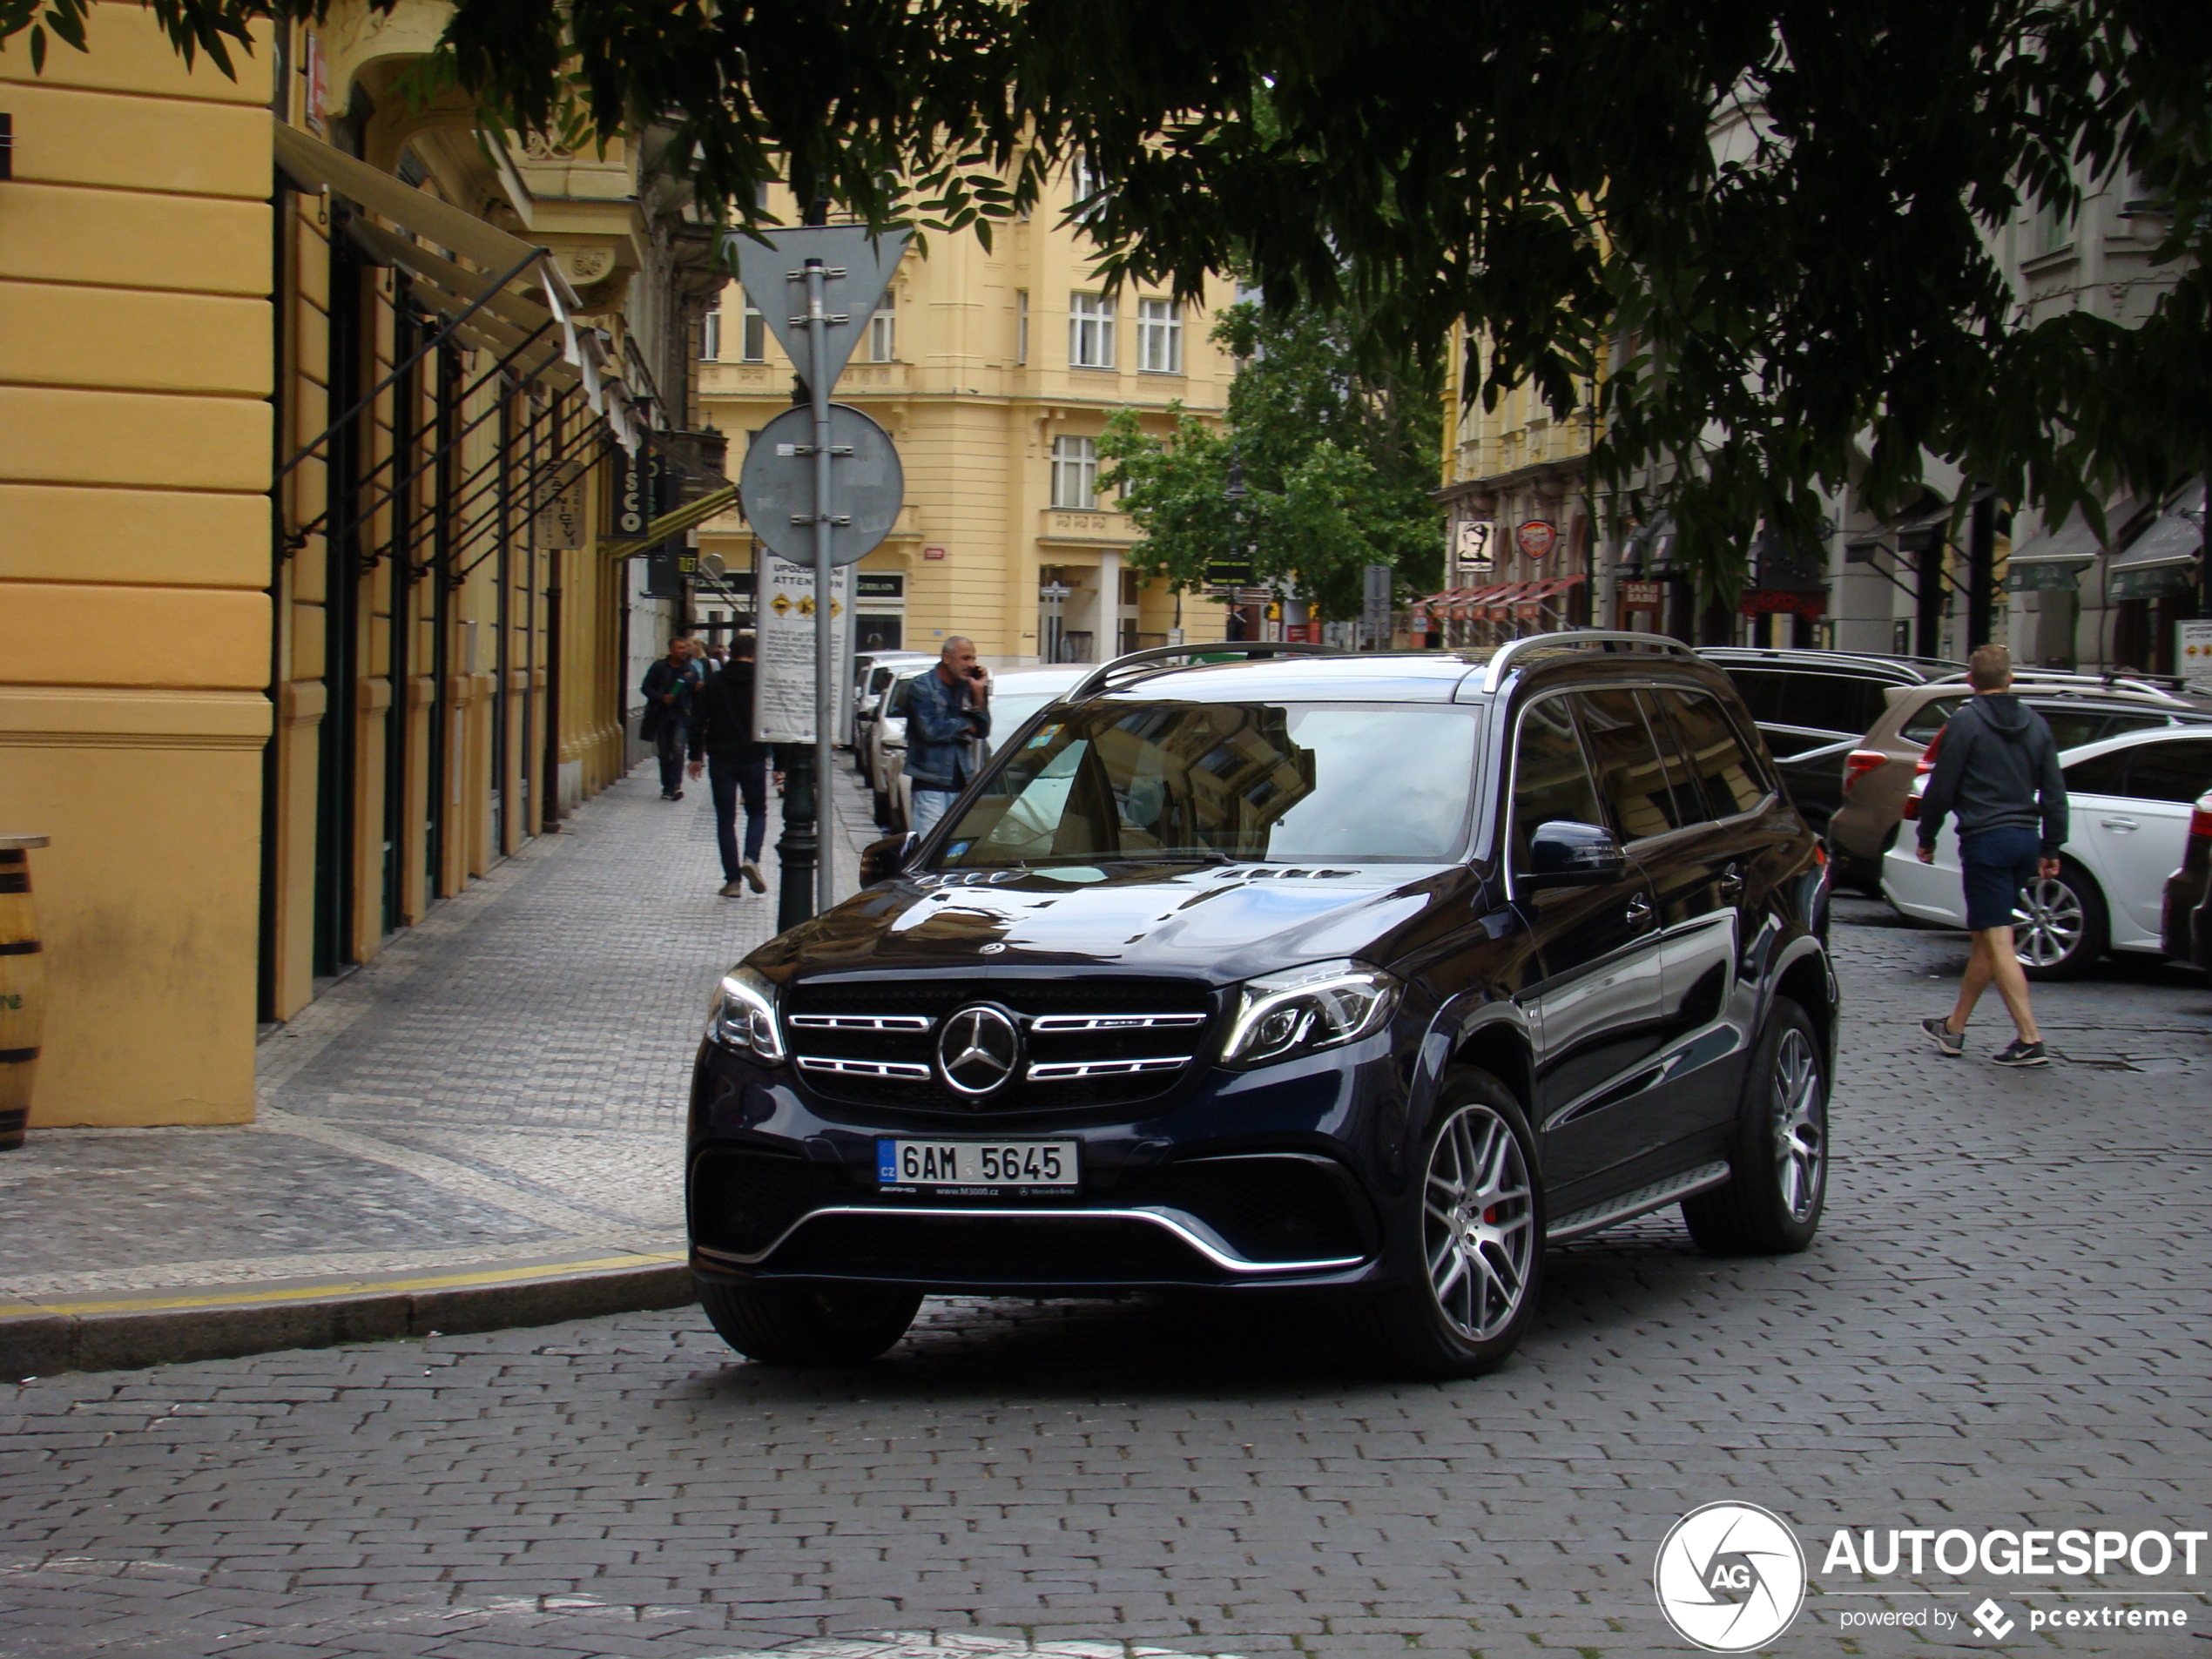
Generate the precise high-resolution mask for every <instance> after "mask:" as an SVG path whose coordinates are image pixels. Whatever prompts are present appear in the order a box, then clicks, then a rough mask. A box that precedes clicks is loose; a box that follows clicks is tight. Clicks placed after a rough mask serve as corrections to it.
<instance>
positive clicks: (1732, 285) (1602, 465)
mask: <svg viewBox="0 0 2212 1659" xmlns="http://www.w3.org/2000/svg"><path fill="white" fill-rule="evenodd" d="M147 3H148V4H149V6H150V8H151V10H152V11H153V12H154V14H155V15H156V16H157V17H158V18H159V19H160V20H161V22H162V24H163V25H164V26H165V28H166V29H167V30H169V33H170V36H171V37H172V40H173V41H175V43H176V44H177V45H178V46H179V49H180V50H181V51H184V52H185V54H186V55H187V56H188V57H189V56H191V55H192V54H193V53H195V52H205V53H206V54H207V56H208V57H210V58H211V59H212V60H213V61H214V62H216V63H217V64H219V65H223V66H228V65H229V64H230V63H231V62H232V58H231V56H230V51H231V48H232V47H233V45H242V44H243V43H244V42H245V41H246V38H247V34H246V30H247V26H248V24H250V23H251V22H252V21H253V20H254V19H256V18H260V17H268V16H287V17H298V16H304V15H310V14H312V13H313V12H314V10H317V9H318V8H319V7H320V5H321V4H323V3H325V0H147ZM370 3H371V4H372V5H375V6H378V7H381V8H383V9H388V8H389V6H390V4H391V3H393V0H370ZM87 4H88V0H0V43H5V42H6V41H8V40H9V39H10V38H12V37H14V36H17V35H18V34H22V33H24V32H25V31H30V34H31V38H30V47H31V51H32V56H33V57H34V58H35V59H36V60H37V61H39V62H43V60H44V52H45V50H46V37H47V36H48V35H49V34H51V35H53V36H54V37H58V38H60V39H62V40H64V42H68V43H70V44H76V43H77V42H78V40H80V39H81V37H82V20H83V18H84V15H85V10H86V6H87ZM442 52H443V54H444V57H445V58H446V60H447V64H446V67H447V69H448V71H449V73H450V76H451V78H453V79H454V80H455V82H457V83H458V84H461V85H462V86H463V87H466V88H467V89H469V91H472V92H474V93H475V94H477V95H478V96H479V97H481V98H483V99H484V100H485V101H486V103H487V105H488V106H489V107H490V108H491V109H493V110H495V111H498V112H499V115H500V117H501V118H502V119H504V120H506V121H509V122H510V123H512V124H513V125H516V126H517V127H519V128H523V129H526V130H531V131H542V132H549V133H556V132H558V133H566V132H573V131H578V130H586V129H588V130H590V131H593V132H597V133H598V134H600V135H602V136H604V135H605V134H609V133H612V132H619V131H624V130H630V129H634V128H636V127H637V126H640V125H645V124H652V125H656V126H658V127H659V128H662V129H664V130H665V131H666V132H668V133H669V134H670V140H669V147H668V151H667V153H668V156H669V158H670V160H671V165H674V166H676V167H677V168H678V170H679V171H688V172H691V173H692V174H693V175H695V177H696V180H697V183H698V187H699V190H700V192H701V194H702V198H703V199H704V200H705V201H706V202H707V203H709V204H710V206H715V205H718V206H721V207H723V208H724V209H725V210H726V211H727V212H728V213H729V215H730V216H731V217H732V219H734V220H737V221H739V222H755V221H756V220H757V219H758V217H759V215H758V212H757V210H756V209H755V208H754V207H753V206H752V203H753V199H754V198H753V189H754V186H755V185H757V184H758V183H759V182H760V181H762V180H764V179H772V178H779V179H786V180H787V181H788V182H790V183H791V184H792V185H793V186H794V187H795V188H796V189H797V190H798V192H799V195H800V197H801V199H805V200H813V199H830V200H833V201H835V202H837V203H839V204H840V205H842V206H844V207H846V209H847V210H849V211H851V212H854V213H857V214H859V215H860V216H861V217H863V218H865V219H868V220H869V221H870V222H873V223H885V224H887V223H892V222H895V221H899V220H900V219H905V218H908V217H914V216H920V217H921V218H922V219H923V220H924V222H925V223H927V224H929V225H932V226H944V227H947V228H960V227H962V226H977V227H979V228H980V227H985V226H988V224H989V222H990V221H992V220H993V219H1000V218H1003V217H1006V216H1008V215H1010V214H1014V213H1017V212H1021V211H1022V210H1023V209H1025V208H1027V207H1028V206H1033V205H1034V204H1035V203H1036V202H1037V201H1038V199H1039V193H1040V185H1041V182H1042V180H1043V179H1045V178H1046V177H1047V176H1049V175H1056V173H1057V172H1058V171H1059V170H1060V169H1062V168H1063V167H1064V166H1065V165H1066V164H1067V162H1068V161H1069V158H1072V157H1073V156H1075V155H1076V154H1077V153H1078V152H1082V153H1085V154H1088V155H1089V157H1090V158H1091V159H1092V161H1093V162H1094V164H1095V165H1096V166H1097V167H1098V168H1099V170H1100V172H1102V173H1103V176H1104V177H1105V178H1106V179H1108V180H1109V181H1110V182H1111V185H1112V188H1111V190H1110V191H1109V192H1107V193H1106V194H1104V195H1103V196H1102V197H1101V198H1100V199H1098V200H1096V202H1094V203H1091V204H1089V205H1087V206H1086V208H1085V211H1084V215H1083V217H1084V222H1085V223H1086V224H1087V225H1088V226H1089V227H1090V228H1091V230H1092V232H1093V233H1094V234H1095V235H1096V237H1097V238H1098V239H1099V241H1100V244H1101V246H1102V247H1103V251H1104V258H1103V271H1104V273H1105V274H1106V276H1107V277H1108V278H1109V279H1136V280H1143V281H1144V282H1146V283H1148V284H1152V283H1158V284H1163V285H1170V286H1172V287H1174V288H1175V289H1176V290H1177V292H1179V293H1183V294H1184V295H1186V296H1189V295H1191V294H1195V293H1197V290H1198V287H1199V285H1200V284H1201V282H1202V281H1203V280H1204V278H1205V277H1206V275H1207V274H1208V273H1211V272H1217V271H1224V270H1227V269H1229V268H1230V267H1231V265H1232V264H1242V265H1243V266H1244V267H1245V268H1246V269H1247V270H1248V271H1249V272H1250V273H1251V277H1252V279H1253V280H1255V281H1256V282H1258V284H1259V285H1260V286H1261V287H1262V288H1263V289H1264V292H1265V293H1266V295H1267V302H1268V305H1269V306H1270V307H1272V308H1275V309H1276V310H1277V312H1278V314H1279V315H1285V316H1287V315H1292V314H1300V313H1305V314H1335V313H1340V312H1349V313H1351V314H1356V315H1358V316H1359V317H1360V318H1361V319H1362V320H1363V325H1364V326H1363V329H1362V333H1361V337H1360V347H1361V350H1362V352H1363V354H1367V355H1368V357H1369V361H1392V360H1393V359H1395V358H1401V357H1404V356H1405V355H1406V354H1420V355H1422V356H1425V357H1427V358H1433V356H1434V354H1436V353H1437V352H1438V351H1440V349H1441V347H1442V342H1443V341H1445V340H1446V339H1447V335H1448V331H1449V328H1450V326H1451V325H1452V324H1453V322H1454V321H1457V320H1466V321H1467V323H1468V324H1469V325H1470V326H1471V327H1472V328H1473V330H1474V332H1475V333H1477V334H1480V336H1481V337H1482V338H1483V339H1484V340H1485V341H1487V342H1488V347H1489V348H1488V349H1487V351H1486V353H1485V355H1484V359H1483V363H1482V373H1481V375H1480V380H1479V381H1478V382H1476V383H1474V386H1473V390H1474V392H1475V394H1476V395H1480V396H1483V397H1485V398H1494V397H1495V396H1496V395H1499V393H1500V392H1501V390H1503V389H1504V388H1508V387H1513V386H1517V385H1523V384H1527V385H1532V386H1534V388H1535V389H1536V390H1537V391H1538V392H1539V393H1540V394H1541V395H1542V396H1543V397H1544V398H1546V399H1547V400H1548V401H1549V402H1550V403H1551V405H1552V406H1553V408H1554V409H1555V410H1556V411H1558V412H1560V413H1561V415H1564V414H1565V412H1566V411H1567V410H1568V408H1571V407H1572V406H1573V404H1574V402H1575V388H1576V387H1577V385H1578V384H1581V383H1587V382H1588V381H1590V380H1592V379H1593V378H1595V379H1597V380H1598V381H1599V383H1600V384H1601V386H1602V393H1601V396H1602V415H1603V418H1604V426H1603V432H1602V442H1601V444H1600V447H1599V449H1598V452H1597V455H1596V465H1597V468H1598V469H1599V471H1600V473H1601V475H1602V479H1603V480H1604V481H1606V482H1609V483H1610V484H1611V485H1612V486H1613V487H1614V488H1615V489H1616V490H1626V491H1630V492H1632V493H1633V492H1635V491H1637V490H1647V491H1650V492H1655V493H1656V495H1658V496H1668V497H1671V498H1672V502H1673V507H1674V512H1675V516H1676V522H1677V523H1678V524H1679V525H1680V527H1681V530H1682V535H1683V551H1684V552H1685V553H1686V554H1687V555H1689V556H1690V557H1692V558H1693V559H1695V560H1696V561H1699V562H1700V563H1702V565H1703V569H1704V570H1705V573H1706V576H1707V578H1708V586H1709V588H1710V589H1712V590H1716V591H1720V592H1726V591H1727V590H1730V587H1731V586H1732V584H1733V583H1735V582H1736V581H1737V580H1738V579H1739V578H1740V574H1741V571H1742V568H1743V560H1744V556H1745V551H1746V549H1747V548H1748V545H1749V542H1750V536H1751V534H1752V530H1753V528H1754V526H1755V525H1757V523H1758V522H1759V521H1760V520H1762V519H1764V520H1766V521H1768V522H1769V523H1770V524H1771V525H1772V526H1774V527H1776V528H1777V529H1781V530H1783V531H1784V533H1793V534H1797V535H1799V536H1803V535H1804V534H1808V533H1810V531H1811V527H1812V523H1813V521H1814V519H1815V516H1816V515H1817V508H1818V503H1819V496H1818V492H1819V491H1820V490H1821V489H1827V488H1832V487H1834V486H1836V485H1838V484H1840V483H1842V482H1844V481H1846V480H1850V481H1852V482H1857V483H1858V485H1859V486H1860V488H1861V489H1863V490H1865V491H1866V492H1867V493H1868V494H1870V495H1871V496H1873V497H1874V498H1876V499H1877V500H1878V501H1880V500H1886V501H1887V502H1890V503H1892V504H1901V503H1902V502H1904V501H1905V499H1906V498H1907V497H1909V496H1911V495H1912V494H1913V493H1914V491H1915V489H1916V487H1917V483H1918V481H1919V475H1920V471H1921V469H1922V466H1923V464H1924V456H1925V455H1927V454H1933V455H1938V456H1940V457H1942V458H1944V459H1945V460H1946V461H1948V462H1952V463H1953V464H1955V465H1957V466H1958V467H1959V468H1960V469H1963V470H1964V471H1965V472H1966V473H1967V474H1968V475H1972V476H1974V477H1977V478H1980V479H1984V480H1987V481H1989V482H1993V483H1994V484H1996V485H1997V486H1998V488H1999V489H2000V491H2001V492H2002V493H2003V494H2004V495H2005V496H2006V497H2008V498H2010V499H2013V500H2014V501H2017V502H2038V503H2040V504H2041V505H2043V506H2044V507H2045V508H2046V509H2050V510H2053V511H2062V510H2064V509H2067V508H2068V507H2071V506H2074V505H2077V504H2082V503H2088V504H2090V505H2091V506H2092V507H2093V506H2094V498H2095V496H2097V495H2098V494H2100V493H2101V491H2103V490H2105V489H2112V488H2114V487H2117V486H2119V485H2122V484H2125V485H2128V486H2132V487H2134V488H2138V489H2151V488H2156V487H2158V486H2160V485H2161V484H2163V483H2165V482H2168V480H2169V479H2171V478H2172V477H2174V476H2175V475H2179V474H2182V473H2188V472H2192V471H2201V470H2205V469H2208V468H2212V399H2208V398H2206V397H2205V396H2204V395H2203V388H2204V386H2205V384H2206V381H2207V378H2208V370H2212V263H2208V260H2207V259H2206V256H2207V254H2208V253H2212V98H2207V96H2206V93H2205V86H2206V84H2207V78H2208V73H2212V6H2208V5H2206V4H2205V3H2204V0H1943V3H1939V4H1931V3H1929V0H1856V3H1853V4H1851V5H1838V4H1836V3H1834V0H1588V3H1586V4H1583V5H1580V6H1570V7H1565V8H1558V7H1554V8H1548V9H1546V8H1534V9H1532V8H1529V7H1527V6H1504V5H1450V6H1439V5H1435V4H1433V3H1427V0H1418V3H1417V0H1356V3H1355V0H1208V3H1205V4H1204V5H1187V6H1136V5H1130V4H1129V3H1127V0H1028V3H1015V0H718V3H712V4H710V3H707V0H455V5H454V10H453V15H452V19H451V22H450V24H448V29H447V31H446V38H445V44H444V46H443V48H442ZM1716 132H1717V133H1718V134H1719V135H1720V139H1719V141H1718V142H1717V143H1716V137H1715V135H1716ZM2107 178H2109V179H2114V183H2115V187H2117V188H2121V189H2124V190H2125V191H2126V192H2127V193H2128V195H2129V196H2131V197H2137V198H2140V199H2142V200H2144V201H2145V202H2147V203H2148V205H2149V206H2150V207H2151V208H2152V209H2153V210H2155V212H2156V214H2157V217H2155V219H2138V220H2137V221H2136V222H2137V223H2139V224H2150V225H2155V226H2160V227H2161V231H2160V234H2161V236H2162V242H2161V246H2160V249H2159V253H2160V257H2161V259H2162V260H2165V261H2168V264H2169V266H2170V267H2171V268H2173V269H2175V270H2178V271H2180V272H2181V273H2182V275H2181V278H2180V280H2179V282H2178V283H2177V285H2176V286H2175V287H2174V288H2173V290H2172V291H2171V292H2170V293H2168V294H2166V295H2165V296H2164V297H2163V298H2161V300H2160V301H2159V302H2158V305H2157V307H2156V309H2155V313H2154V314H2152V315H2151V316H2150V317H2149V318H2148V320H2146V321H2143V322H2142V323H2141V326H2139V327H2121V326H2118V325H2116V324H2113V323H2108V322H2103V321H2100V320H2096V319H2094V318H2092V317H2089V316H2087V315H2085V314H2080V313H2078V312H2077V313H2072V314H2064V315H2060V316H2058V317H2055V318H2053V319H2051V320H2047V321H2044V322H2042V323H2040V324H2039V325H2037V326H2035V327H2029V326H2027V322H2026V320H2025V319H2024V316H2023V314H2022V311H2021V307H2020V305H2019V303H2018V300H2017V298H2016V296H2015V295H2014V293H2013V291H2012V287H2011V283H2010V280H2009V278H2008V276H2007V273H2006V266H2005V263H2004V258H2003V244H2004V241H2005V239H2006V236H2007V235H2008V234H2009V227H2010V226H2011V225H2012V224H2013V221H2014V220H2015V219H2017V218H2018V217H2020V214H2021V213H2022V212H2024V211H2026V210H2028V209H2031V208H2033V209H2040V210H2043V211H2047V212H2054V213H2058V214H2060V215H2065V214H2070V213H2071V212H2074V209H2075V207H2076V206H2077V205H2078V194H2079V190H2078V186H2079V184H2080V180H2082V179H2107ZM896 179H904V180H906V181H907V186H908V187H909V188H910V189H911V191H912V194H911V195H904V194H902V193H901V191H900V186H899V185H895V184H894V183H893V182H891V181H893V180H896ZM1338 447H1339V448H1345V450H1346V453H1358V451H1356V450H1355V449H1352V448H1346V446H1345V445H1343V444H1341V443H1339V446H1338ZM1286 477H1287V475H1286ZM1344 487H1345V486H1344V483H1343V481H1342V480H1341V479H1339V480H1338V481H1337V482H1335V483H1333V484H1329V485H1327V486H1324V485H1323V484H1322V483H1321V482H1318V475H1317V478H1316V480H1315V481H1314V482H1313V483H1312V491H1311V492H1309V493H1318V495H1320V496H1328V495H1330V492H1331V491H1339V492H1340V491H1341V489H1343V488H1344ZM1285 489H1287V485H1285ZM1649 504H1656V502H1653V503H1649Z"/></svg>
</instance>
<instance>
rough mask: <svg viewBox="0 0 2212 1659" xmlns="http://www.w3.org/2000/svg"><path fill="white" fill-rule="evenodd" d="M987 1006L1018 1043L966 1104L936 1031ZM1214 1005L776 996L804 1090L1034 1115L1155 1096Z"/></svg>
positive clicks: (838, 986) (1153, 982)
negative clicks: (1003, 1076) (1006, 1065)
mask: <svg viewBox="0 0 2212 1659" xmlns="http://www.w3.org/2000/svg"><path fill="white" fill-rule="evenodd" d="M979 1003H981V1004H989V1005H992V1006H995V1007H996V1008H1000V1009H1002V1010H1004V1011H1005V1012H1006V1013H1007V1014H1008V1015H1010V1016H1011V1017H1012V1019H1013V1022H1014V1023H1015V1027H1016V1028H1017V1029H1018V1030H1019V1032H1020V1056H1019V1061H1018V1064H1017V1065H1016V1067H1015V1071H1014V1074H1013V1075H1012V1076H1010V1077H1009V1079H1008V1082H1006V1083H1005V1085H1004V1086H1003V1087H1001V1088H999V1089H995V1090H994V1091H992V1092H991V1093H990V1094H988V1096H981V1097H977V1096H971V1095H968V1094H966V1093H963V1092H962V1091H961V1090H959V1089H954V1088H952V1087H951V1086H950V1085H948V1082H947V1081H946V1079H945V1076H944V1072H943V1069H942V1067H941V1064H940V1062H939V1052H938V1050H939V1039H940V1037H941V1035H942V1034H943V1030H944V1026H945V1022H946V1021H947V1020H948V1019H949V1018H951V1017H952V1016H953V1015H955V1014H958V1013H959V1012H960V1011H961V1010H962V1009H964V1008H970V1007H973V1006H974V1005H976V1004H979ZM1213 1008H1214V994H1213V991H1212V989H1211V988H1210V987H1209V986H1207V985H1205V984H1204V983H1203V982H1201V981H1188V980H1161V979H1149V978H1138V977H1130V978H1126V979H1114V978H1105V977H1100V978H1095V979H1089V980H1081V981H1061V980H1040V981H1029V982H1024V981H988V982H985V981H974V980H961V981H941V982H930V981H916V980H913V979H906V980H887V981H837V982H835V983H832V984H826V985H809V984H806V983H804V982H802V983H800V984H798V985H795V986H793V987H792V988H790V989H789V990H787V991H786V994H785V1001H784V1010H783V1019H784V1023H785V1026H786V1033H787V1039H788V1041H789V1043H790V1045H791V1050H792V1055H793V1058H794V1060H795V1062H796V1063H797V1065H798V1067H799V1071H800V1072H801V1074H802V1075H803V1076H805V1078H806V1082H807V1084H808V1086H809V1087H810V1088H812V1089H815V1090H816V1091H817V1092H819V1093H820V1094H821V1095H824V1096H827V1097H829V1098H831V1099H833V1100H840V1101H844V1102H847V1103H851V1104H853V1105H861V1106H893V1107H904V1108H908V1109H916V1110H924V1111H946V1112H959V1113H961V1114H963V1115H966V1114H968V1113H973V1112H1003V1111H1037V1110H1052V1109H1062V1108H1067V1109H1073V1108H1082V1107H1096V1106H1110V1105H1127V1104H1133V1103H1139V1102H1142V1101H1145V1100H1149V1099H1151V1098H1153V1097H1155V1096H1159V1095H1162V1094H1164V1093H1165V1092H1166V1091H1167V1090H1168V1089H1170V1088H1172V1087H1173V1086H1174V1085H1175V1083H1176V1082H1177V1081H1178V1080H1179V1079H1180V1078H1181V1077H1182V1076H1184V1074H1185V1073H1186V1072H1187V1071H1188V1070H1189V1069H1190V1066H1191V1064H1192V1063H1193V1062H1195V1061H1196V1060H1197V1057H1198V1055H1199V1054H1200V1052H1201V1049H1202V1047H1203V1044H1204V1040H1205V1038H1206V1036H1207V1028H1208V1026H1209V1025H1210V1024H1211V1022H1212V1018H1213Z"/></svg>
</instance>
